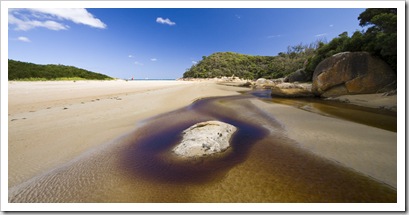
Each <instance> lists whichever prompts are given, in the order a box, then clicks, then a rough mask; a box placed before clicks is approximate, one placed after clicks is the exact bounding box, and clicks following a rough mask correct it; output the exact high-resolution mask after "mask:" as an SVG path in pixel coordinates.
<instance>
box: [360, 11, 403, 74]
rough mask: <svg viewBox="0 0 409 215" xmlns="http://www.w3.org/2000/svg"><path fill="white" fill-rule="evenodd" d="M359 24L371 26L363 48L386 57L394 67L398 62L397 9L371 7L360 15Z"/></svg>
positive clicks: (365, 35) (383, 57) (366, 34)
mask: <svg viewBox="0 0 409 215" xmlns="http://www.w3.org/2000/svg"><path fill="white" fill-rule="evenodd" d="M358 20H359V25H360V26H362V27H366V26H368V27H369V28H368V29H367V31H366V32H365V34H364V37H365V39H364V40H365V41H366V43H365V45H364V46H363V49H364V50H365V51H368V52H371V53H373V54H375V55H378V56H379V57H381V58H382V59H384V60H385V61H386V62H387V63H388V64H389V65H391V67H392V68H393V69H395V70H396V64H397V9H396V8H369V9H366V10H365V11H364V12H362V13H361V14H360V15H359V17H358Z"/></svg>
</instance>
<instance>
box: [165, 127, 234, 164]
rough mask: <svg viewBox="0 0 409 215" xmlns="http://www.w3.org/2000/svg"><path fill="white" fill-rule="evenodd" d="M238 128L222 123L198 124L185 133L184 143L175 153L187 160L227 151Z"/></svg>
mask: <svg viewBox="0 0 409 215" xmlns="http://www.w3.org/2000/svg"><path fill="white" fill-rule="evenodd" d="M236 130H237V128H236V127H235V126H233V125H230V124H227V123H224V122H220V121H207V122H200V123H197V124H195V125H193V126H191V127H189V128H188V129H186V130H184V131H183V139H182V141H181V142H180V143H179V144H178V145H177V146H176V147H174V148H173V150H172V151H173V152H174V153H175V154H176V155H178V156H180V157H185V158H192V157H202V156H207V155H211V154H215V153H220V152H223V151H225V150H226V149H227V148H229V147H230V139H231V137H232V135H233V134H234V132H235V131H236Z"/></svg>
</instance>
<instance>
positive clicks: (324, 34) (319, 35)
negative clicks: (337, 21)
mask: <svg viewBox="0 0 409 215" xmlns="http://www.w3.org/2000/svg"><path fill="white" fill-rule="evenodd" d="M315 36H316V37H323V36H327V33H323V34H317V35H315Z"/></svg>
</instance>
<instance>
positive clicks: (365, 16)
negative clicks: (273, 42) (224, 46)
mask: <svg viewBox="0 0 409 215" xmlns="http://www.w3.org/2000/svg"><path fill="white" fill-rule="evenodd" d="M357 19H358V20H359V25H360V26H362V27H366V28H367V29H366V31H364V30H362V31H356V32H354V33H353V35H352V36H351V37H349V36H348V33H347V32H343V33H341V34H340V35H339V36H338V37H336V38H334V39H332V40H331V41H330V42H328V43H325V42H323V41H317V42H315V43H311V44H310V45H303V44H299V45H296V46H289V47H288V48H287V52H280V53H278V55H277V56H250V55H243V54H238V53H232V52H223V53H214V54H212V55H210V56H208V57H205V56H204V57H203V59H202V60H201V61H199V62H198V63H197V64H195V65H193V66H192V67H191V68H189V69H187V70H186V72H185V73H184V74H183V77H184V78H215V77H222V76H227V77H230V76H233V75H234V76H236V77H240V78H245V79H258V78H268V79H274V78H282V77H286V76H287V75H289V74H291V73H293V72H295V71H296V70H298V69H303V70H304V71H305V73H306V74H307V75H309V76H310V77H311V79H312V75H313V73H314V70H315V68H316V67H317V65H318V64H319V63H320V62H321V61H323V60H324V59H325V58H328V57H330V56H332V55H334V54H337V53H340V52H346V51H349V52H358V51H365V52H369V53H371V54H372V55H375V56H378V57H379V58H381V59H383V60H384V61H385V62H386V63H388V64H389V65H390V66H391V68H392V69H393V70H395V72H396V70H397V10H396V8H369V9H366V10H365V11H364V12H362V13H361V14H360V15H359V17H358V18H357Z"/></svg>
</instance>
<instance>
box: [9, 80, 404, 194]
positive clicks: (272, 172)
mask: <svg viewBox="0 0 409 215" xmlns="http://www.w3.org/2000/svg"><path fill="white" fill-rule="evenodd" d="M102 83H104V84H102V85H105V87H107V86H106V85H108V86H111V87H112V88H113V89H116V87H120V85H125V84H128V83H129V82H128V83H125V82H118V83H119V84H116V82H113V83H115V84H112V83H111V82H108V83H109V84H107V83H105V82H102ZM136 83H137V82H136ZM136 83H135V85H133V86H134V87H135V88H134V89H132V87H129V88H126V87H124V89H127V90H129V91H126V92H117V93H116V94H114V95H111V94H109V95H101V94H98V95H93V96H92V95H91V96H89V95H86V93H85V92H84V95H83V96H84V98H81V96H80V98H71V100H70V99H67V98H65V99H64V100H60V99H58V95H59V94H58V95H55V96H56V98H53V99H51V100H52V101H49V102H50V103H48V104H47V103H45V104H46V105H45V104H44V103H43V101H39V102H37V103H36V102H32V103H33V104H32V105H30V103H27V104H26V105H21V107H20V106H19V105H17V103H16V102H15V101H13V102H12V101H11V100H12V99H11V98H10V97H11V95H13V92H14V93H15V95H21V94H22V92H23V91H22V90H21V89H26V90H27V89H34V90H30V91H29V92H35V88H32V86H27V85H26V84H22V85H24V86H21V87H20V88H18V87H17V88H18V89H19V90H17V89H12V88H13V87H12V86H11V85H12V84H17V85H18V84H20V83H12V84H10V85H9V109H12V107H13V105H15V106H14V107H15V108H16V110H18V109H19V108H21V110H20V111H16V110H15V111H14V112H13V111H12V110H10V111H9V114H10V115H9V192H10V193H9V201H10V202H396V198H397V195H396V153H397V152H396V144H397V141H396V133H394V132H390V131H386V130H380V129H378V128H374V127H370V126H365V125H361V124H357V123H354V122H350V121H345V120H334V119H333V118H328V117H325V116H322V115H319V114H316V113H311V112H307V111H304V110H300V109H297V108H293V107H289V106H284V105H280V104H271V103H266V102H264V101H261V100H259V99H257V98H250V97H249V98H244V99H243V98H242V97H234V96H233V97H226V98H225V99H221V100H218V99H217V98H214V99H213V98H209V99H203V100H199V101H198V102H195V103H194V104H192V105H189V106H187V107H185V108H183V107H184V106H186V105H187V104H189V103H191V102H192V101H194V100H196V99H197V98H201V97H209V96H215V95H220V96H227V95H237V94H238V93H237V92H236V91H237V90H238V89H239V88H236V87H226V86H220V85H216V84H214V83H210V82H200V83H194V82H180V83H179V82H176V83H173V82H172V83H171V82H169V83H168V85H166V86H164V85H161V84H159V85H155V86H152V85H151V86H149V85H145V86H146V88H143V89H136V88H137V87H136ZM65 84H66V85H65V86H66V89H67V91H68V92H67V94H69V95H75V96H78V93H79V92H81V90H79V91H77V92H78V93H75V94H72V93H73V92H72V91H70V89H71V90H74V89H75V88H72V87H73V86H75V84H78V82H77V83H65ZM98 84H101V83H95V86H99V85H98ZM111 84H112V85H111ZM132 84H134V83H132ZM34 85H35V84H34ZM41 85H42V83H38V85H37V87H38V92H40V91H41V92H42V94H41V93H38V94H37V96H39V95H43V94H44V93H45V94H47V92H50V91H47V90H42V89H43V88H44V87H46V86H41ZM50 85H53V86H54V83H51V84H50ZM84 85H85V86H87V84H85V83H84ZM63 86H64V85H63ZM114 86H115V87H114ZM138 86H139V85H138ZM56 89H59V87H56ZM13 90H14V91H13ZM240 90H244V89H241V88H240ZM74 91H75V90H74ZM96 91H97V92H101V91H98V90H96ZM108 91H109V90H108ZM17 92H18V93H17ZM51 92H52V91H51ZM87 93H89V92H88V91H87ZM127 94H128V95H127ZM32 95H36V94H35V93H33V94H32ZM65 96H67V95H65ZM87 96H88V97H87ZM32 97H33V98H35V96H32ZM62 97H64V96H62ZM17 98H18V96H17ZM49 98H50V97H49ZM90 99H91V100H90ZM97 99H99V100H97ZM119 99H121V100H119ZM52 102H54V103H55V104H56V105H55V106H52V107H50V108H48V107H47V106H49V105H51V103H52ZM64 102H66V103H64ZM18 107H19V108H18ZM32 107H33V108H35V107H37V109H34V112H30V108H32ZM44 107H45V108H44ZM47 108H48V109H47ZM64 108H67V109H64ZM177 108H180V109H177ZM53 110H54V111H53ZM70 110H71V111H73V112H71V113H70V112H69V111H70ZM171 110H175V111H173V112H171V113H167V112H168V111H171ZM52 111H53V112H52ZM75 111H77V112H75ZM161 113H165V114H161ZM36 114H38V115H36ZM36 116H37V117H36ZM21 117H24V118H26V119H22V118H21ZM46 117H49V118H46ZM149 117H151V118H149ZM30 118H32V120H36V121H31V122H30V121H29V120H30ZM72 118H73V119H72ZM13 119H16V120H13ZM210 119H219V120H222V121H227V122H230V123H232V124H236V125H237V126H238V127H241V129H242V130H244V131H248V132H242V133H241V134H240V135H242V136H237V137H236V140H235V141H236V142H237V143H236V144H235V145H234V146H233V148H232V150H230V151H227V152H228V154H227V155H226V156H220V157H217V156H216V157H213V158H212V159H210V160H200V159H199V160H194V161H190V162H185V161H179V160H177V159H176V160H175V159H174V158H173V157H172V154H171V153H169V150H168V149H169V148H171V146H172V145H174V144H175V141H177V133H178V132H179V131H182V130H183V129H185V128H187V127H189V126H190V125H192V124H194V123H196V122H198V121H205V120H210ZM18 122H20V123H21V124H17V123H18ZM33 123H37V124H33ZM39 125H40V126H39ZM37 126H39V127H38V128H37ZM32 129H34V131H32ZM54 129H56V130H54ZM57 131H60V132H57ZM61 131H66V132H61ZM55 132H57V133H55ZM36 133H39V134H42V136H39V137H36V136H35V134H36ZM49 136H50V137H49ZM19 137H24V138H25V139H23V138H19ZM240 141H242V142H240ZM246 143H248V144H246ZM370 143H374V144H370ZM13 145H15V146H13ZM55 154H57V155H55ZM363 154H364V156H363Z"/></svg>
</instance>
